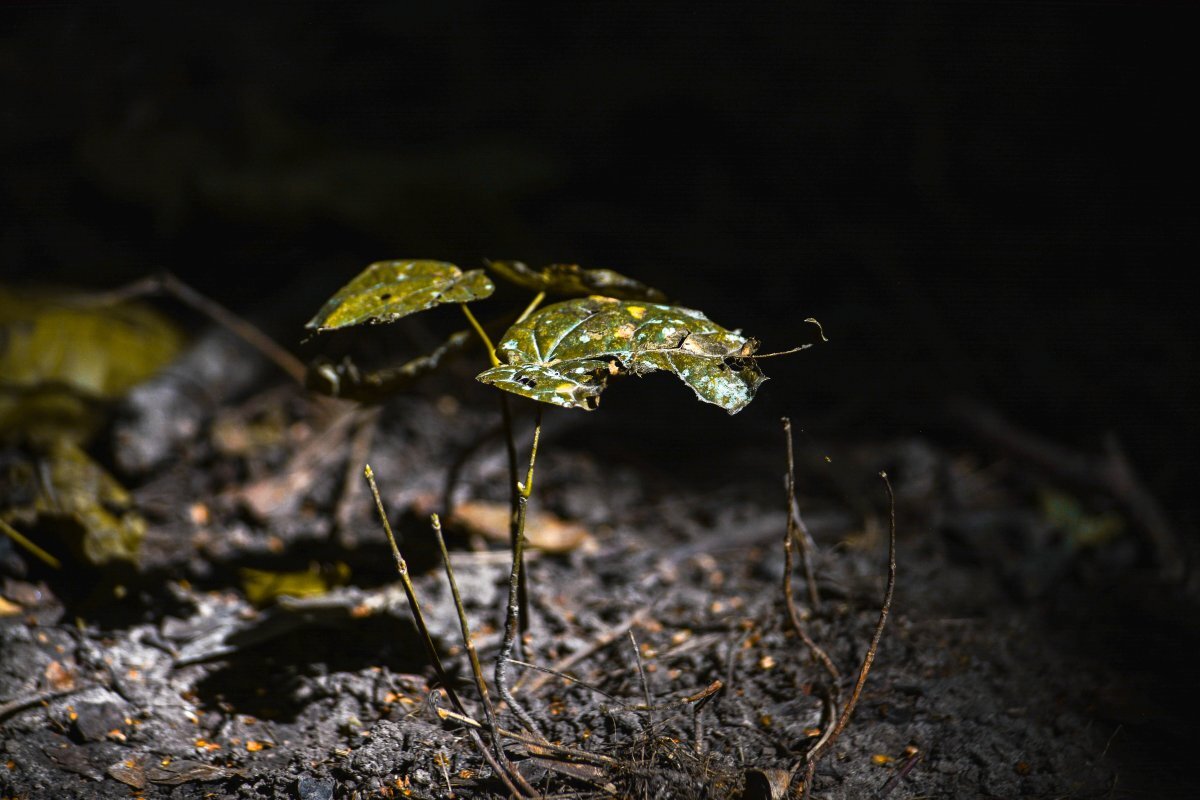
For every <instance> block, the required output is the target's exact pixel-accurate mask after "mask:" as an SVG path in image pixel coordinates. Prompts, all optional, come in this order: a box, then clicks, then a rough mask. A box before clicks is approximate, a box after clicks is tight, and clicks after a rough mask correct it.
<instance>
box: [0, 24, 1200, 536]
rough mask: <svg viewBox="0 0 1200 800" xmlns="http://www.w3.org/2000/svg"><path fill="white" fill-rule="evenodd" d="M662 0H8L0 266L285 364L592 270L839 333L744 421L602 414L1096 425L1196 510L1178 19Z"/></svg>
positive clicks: (1, 69)
mask: <svg viewBox="0 0 1200 800" xmlns="http://www.w3.org/2000/svg"><path fill="white" fill-rule="evenodd" d="M647 6H648V7H644V8H637V9H630V10H619V9H614V8H609V7H607V6H604V7H596V8H590V9H586V8H584V9H570V10H566V9H565V8H560V9H558V10H553V11H542V12H536V13H535V12H533V11H528V10H522V9H520V8H516V7H514V5H513V4H500V3H495V4H489V3H481V2H445V3H437V4H434V3H423V4H416V3H389V4H363V3H339V4H336V5H335V4H327V5H319V4H310V3H287V4H250V5H248V6H247V7H239V8H236V9H234V8H233V7H228V8H225V9H220V8H217V7H207V6H206V7H196V6H188V5H183V4H161V5H160V6H158V7H156V6H152V5H149V4H147V5H138V6H123V7H115V8H114V7H98V6H97V7H93V8H88V7H84V6H82V5H80V6H75V5H70V4H38V3H27V4H5V5H4V6H3V8H2V9H0V31H2V33H0V76H2V77H0V80H2V88H0V91H2V94H3V125H2V129H0V130H2V134H0V135H2V137H3V138H2V148H0V150H2V155H0V203H2V205H3V208H4V209H5V211H4V212H3V214H2V215H0V231H2V242H3V249H2V251H0V270H2V275H3V279H4V280H6V281H26V280H39V281H53V282H61V283H70V284H75V285H84V286H91V287H112V286H116V285H118V284H121V283H123V282H125V281H129V280H132V279H135V278H137V277H140V276H142V275H145V274H147V273H148V272H151V271H154V270H157V269H163V268H167V269H170V270H172V271H174V272H175V273H177V274H178V275H180V276H181V277H183V278H184V279H185V280H186V281H188V282H190V283H192V284H194V285H195V286H197V287H198V288H200V289H201V290H203V291H205V292H207V293H209V294H211V295H212V296H214V297H216V298H218V299H219V300H221V301H222V302H224V303H226V304H227V305H229V306H230V307H232V308H233V309H234V310H236V311H238V312H240V313H243V314H246V315H248V316H251V317H253V318H256V319H258V320H260V321H261V322H263V323H264V324H265V325H267V327H268V328H269V329H271V330H272V331H273V332H275V334H276V335H277V336H279V337H280V338H281V339H282V340H283V341H286V342H288V343H289V344H295V345H297V346H298V344H299V339H300V338H301V333H302V331H301V326H302V324H303V322H304V321H305V320H306V319H307V318H308V317H309V316H310V315H311V313H312V312H313V311H315V309H316V307H317V305H318V304H319V303H320V302H321V301H322V300H323V299H324V298H325V297H326V296H328V295H329V294H330V293H331V292H332V291H333V290H334V289H336V288H337V287H338V286H340V285H341V284H342V283H343V282H344V281H345V280H347V279H348V278H350V277H351V276H352V275H353V274H355V273H356V272H357V271H358V270H359V269H361V268H362V267H363V266H365V265H366V264H367V263H369V262H371V261H374V260H379V259H384V258H399V257H428V258H438V259H444V260H450V261H454V262H456V263H459V264H461V265H464V266H475V265H477V264H478V263H479V259H480V258H481V257H484V256H489V257H494V258H505V257H507V258H519V259H523V260H526V261H528V262H530V263H532V264H542V263H547V262H550V261H576V262H579V263H582V264H584V265H590V266H610V267H614V268H617V269H620V270H622V271H625V272H628V273H629V274H632V275H635V276H638V277H641V278H643V279H644V280H646V281H647V282H651V283H654V284H656V285H659V286H661V287H662V288H663V289H665V290H666V291H667V292H668V293H669V294H671V295H672V296H673V297H675V298H678V299H679V300H680V301H681V302H685V303H686V304H689V305H694V306H696V307H699V308H701V309H703V310H705V311H706V312H708V313H709V315H710V316H712V317H713V318H714V319H716V320H717V321H718V322H721V323H723V324H725V325H728V326H730V327H743V328H744V329H745V330H746V331H747V332H748V333H753V334H755V335H757V336H759V337H760V338H761V339H763V340H764V349H765V350H781V349H786V348H788V347H790V346H793V345H795V344H798V343H801V342H808V341H812V340H813V338H814V337H813V330H812V329H811V327H810V326H807V325H804V324H803V323H802V322H801V321H802V320H803V319H804V318H805V317H810V316H813V317H817V318H819V319H820V320H821V321H822V322H823V323H824V326H825V330H826V331H827V333H828V334H829V336H830V339H831V342H830V343H829V344H827V345H822V346H820V347H817V348H814V349H813V350H810V351H808V352H807V353H804V354H802V355H800V356H795V357H792V358H790V359H786V360H785V359H780V360H774V361H768V362H764V365H763V366H764V369H766V371H767V372H768V373H770V374H772V375H773V376H774V378H775V382H774V383H772V384H768V385H767V386H766V387H764V390H763V399H762V400H761V401H760V402H759V403H756V404H755V405H754V406H752V407H751V408H750V409H749V410H748V411H747V412H746V413H745V414H744V415H743V416H742V417H739V418H738V420H737V421H736V422H733V423H730V422H727V421H725V419H724V417H723V416H722V415H721V414H720V412H717V411H715V410H713V409H710V408H703V407H700V406H699V405H698V404H694V403H691V402H686V403H682V402H678V401H683V400H686V399H687V392H686V390H685V389H682V388H679V387H676V386H671V384H670V381H667V380H665V379H663V380H661V381H658V382H657V386H656V388H661V389H662V391H657V392H650V391H633V390H632V389H630V388H626V387H621V388H619V389H617V390H614V391H612V392H610V395H608V396H606V407H611V408H613V409H615V411H612V412H611V414H613V415H614V416H612V417H605V418H604V419H605V420H608V419H616V420H620V419H622V417H621V416H620V415H622V414H625V415H627V416H628V415H633V414H636V413H637V412H638V409H639V408H640V409H643V410H642V411H641V412H640V416H641V418H642V419H649V420H664V419H677V420H679V421H680V423H681V427H680V430H683V431H686V432H687V433H688V434H689V435H695V432H696V431H697V430H699V428H698V427H697V426H713V427H714V428H717V427H719V426H721V425H736V424H742V425H752V424H754V420H758V421H760V422H762V421H765V420H771V419H774V418H775V417H777V416H778V415H779V414H780V413H789V414H791V415H792V416H793V417H794V418H796V419H797V420H798V422H799V423H800V424H801V425H802V426H803V427H805V428H806V429H808V430H810V431H811V432H813V434H814V435H815V436H817V437H818V438H824V439H827V440H828V439H832V438H834V437H846V436H900V435H905V434H908V433H912V432H919V433H923V434H927V435H932V436H954V435H956V434H955V433H954V431H955V429H954V427H953V425H952V424H951V423H950V422H949V417H948V416H947V414H946V412H945V408H944V405H943V404H944V401H945V400H946V399H947V398H950V397H954V396H968V397H971V398H974V399H976V400H978V401H981V402H984V403H987V404H990V405H994V406H996V407H997V408H999V409H1001V410H1002V411H1003V412H1004V413H1006V414H1008V415H1009V416H1011V417H1012V418H1014V419H1017V420H1018V421H1020V422H1021V424H1023V425H1025V426H1027V427H1029V428H1030V429H1032V430H1034V431H1036V432H1038V433H1040V434H1043V435H1045V436H1048V437H1051V438H1053V439H1056V440H1059V441H1062V442H1063V443H1065V444H1068V445H1071V446H1074V447H1079V448H1082V449H1085V450H1097V449H1098V447H1099V442H1100V439H1101V437H1102V435H1103V434H1104V433H1105V432H1106V431H1115V432H1116V433H1117V434H1118V435H1119V437H1120V438H1121V440H1122V441H1123V442H1124V444H1125V446H1126V447H1127V449H1128V450H1129V451H1130V452H1131V453H1132V456H1133V458H1134V460H1135V463H1136V464H1137V466H1138V468H1139V469H1140V471H1141V472H1142V473H1143V476H1144V477H1145V479H1146V481H1147V483H1148V484H1149V485H1150V487H1151V488H1152V489H1153V490H1154V491H1156V492H1157V493H1159V494H1160V496H1162V497H1164V498H1166V499H1167V500H1168V502H1169V504H1170V506H1171V513H1172V515H1173V516H1174V517H1175V518H1176V519H1177V521H1179V522H1182V523H1190V522H1192V521H1194V517H1195V505H1194V501H1193V500H1192V499H1191V495H1192V494H1193V492H1192V491H1191V490H1190V481H1191V480H1193V479H1192V478H1191V476H1190V475H1189V474H1188V471H1187V468H1188V466H1189V462H1188V460H1187V458H1186V455H1187V452H1186V451H1187V442H1188V439H1189V436H1192V435H1194V426H1193V425H1192V422H1191V412H1192V410H1193V408H1194V407H1195V403H1196V400H1197V381H1198V378H1197V375H1198V371H1197V370H1196V369H1195V368H1194V366H1193V363H1192V350H1193V347H1194V343H1195V341H1196V337H1195V325H1194V322H1193V317H1194V315H1195V310H1194V293H1193V291H1192V286H1193V282H1192V280H1191V279H1190V275H1191V273H1192V270H1193V269H1194V266H1195V265H1194V261H1193V258H1192V257H1191V255H1190V254H1191V252H1192V250H1191V248H1190V245H1189V242H1190V240H1191V239H1192V238H1193V236H1194V232H1195V219H1196V207H1195V206H1196V203H1195V199H1194V198H1195V194H1194V192H1195V183H1194V181H1193V180H1192V178H1191V177H1190V175H1191V167H1192V166H1193V164H1192V161H1193V160H1194V155H1193V152H1194V147H1195V144H1194V143H1195V137H1196V130H1195V128H1194V125H1193V123H1192V122H1191V119H1190V114H1188V113H1187V112H1189V111H1191V110H1192V109H1191V106H1194V104H1195V81H1194V78H1195V70H1194V67H1193V61H1194V28H1193V26H1192V25H1191V24H1190V23H1191V19H1190V17H1191V15H1190V14H1188V13H1186V11H1185V10H1184V7H1183V4H1181V5H1180V6H1174V5H1171V4H1163V3H1128V4H1121V3H1069V4H1068V3H1052V4H1051V3H1045V4H999V3H996V4H992V3H988V4H962V3H947V4H905V5H902V6H901V5H893V4H883V3H880V4H863V5H859V4H852V3H844V2H809V3H803V4H795V3H793V4H783V3H781V4H777V7H776V8H774V9H772V10H765V9H759V10H749V9H742V8H737V7H734V6H733V5H732V4H730V5H728V6H726V7H719V6H714V5H710V4H695V3H656V4H647ZM289 337H290V338H289ZM319 351H320V347H315V348H314V346H313V345H311V344H310V345H308V346H307V348H306V349H305V351H304V352H305V355H306V356H307V355H312V354H313V353H315V352H319ZM602 416H603V412H602V414H601V415H597V417H602ZM747 419H748V420H750V421H749V422H743V420H747ZM613 424H615V423H612V422H607V421H601V422H600V423H599V425H600V426H601V429H602V430H603V429H605V428H604V426H605V425H608V426H610V428H609V429H611V426H612V425H613ZM728 430H733V431H737V430H740V429H738V428H736V427H734V428H729V429H728ZM697 442H698V443H699V442H700V438H699V437H697ZM771 457H772V458H774V457H775V454H772V455H771Z"/></svg>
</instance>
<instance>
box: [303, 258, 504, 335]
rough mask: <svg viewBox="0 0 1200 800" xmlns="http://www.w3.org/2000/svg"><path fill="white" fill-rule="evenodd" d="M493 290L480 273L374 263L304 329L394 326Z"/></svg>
mask: <svg viewBox="0 0 1200 800" xmlns="http://www.w3.org/2000/svg"><path fill="white" fill-rule="evenodd" d="M495 290H496V287H495V285H494V284H493V283H492V280H491V278H489V277H488V276H487V275H486V274H484V272H483V270H481V269H473V270H470V271H468V272H463V271H462V270H461V269H459V268H458V267H456V266H454V265H453V264H449V263H446V262H444V261H413V260H406V261H377V262H375V263H374V264H372V265H370V266H369V267H367V268H366V269H365V270H363V271H362V272H361V273H359V275H358V277H356V278H354V280H352V281H350V282H349V283H348V284H346V285H345V286H343V287H342V288H341V289H339V290H338V291H337V293H336V294H334V296H333V297H331V298H330V299H329V301H328V302H326V303H325V305H324V306H322V307H321V310H320V311H318V312H317V315H316V316H315V317H313V318H312V319H311V320H310V321H309V322H308V325H307V326H306V327H308V328H310V329H313V330H316V331H331V330H336V329H338V328H348V327H351V326H353V325H362V324H363V323H371V324H380V323H387V322H394V321H395V320H398V319H400V318H401V317H406V316H408V315H409V314H415V313H417V312H418V311H425V310H426V309H430V308H433V307H435V306H438V305H442V304H443V303H470V302H472V301H474V300H482V299H483V298H485V297H490V296H491V294H492V292H494V291H495Z"/></svg>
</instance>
